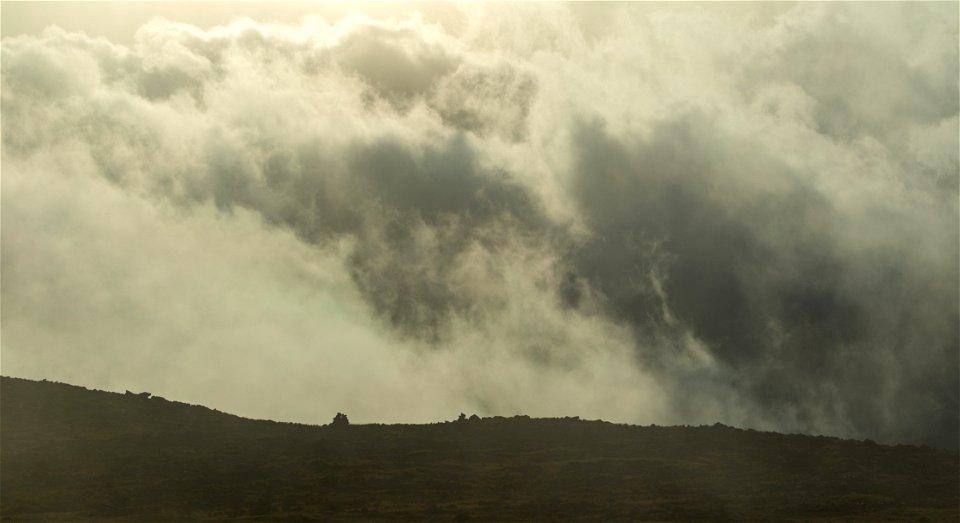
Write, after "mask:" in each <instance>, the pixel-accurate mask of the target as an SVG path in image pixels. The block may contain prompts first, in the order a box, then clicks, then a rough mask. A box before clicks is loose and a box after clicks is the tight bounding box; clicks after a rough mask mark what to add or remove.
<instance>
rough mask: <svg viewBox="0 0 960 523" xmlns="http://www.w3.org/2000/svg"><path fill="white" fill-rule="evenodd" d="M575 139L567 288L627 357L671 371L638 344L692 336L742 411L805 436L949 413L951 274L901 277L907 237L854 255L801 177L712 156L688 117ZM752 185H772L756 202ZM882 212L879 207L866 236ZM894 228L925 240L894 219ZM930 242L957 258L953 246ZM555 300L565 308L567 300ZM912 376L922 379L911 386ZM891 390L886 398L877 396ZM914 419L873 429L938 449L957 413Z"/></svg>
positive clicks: (598, 128) (825, 204)
mask: <svg viewBox="0 0 960 523" xmlns="http://www.w3.org/2000/svg"><path fill="white" fill-rule="evenodd" d="M573 136H574V137H573V142H574V143H573V150H574V151H576V154H577V163H576V175H575V177H574V179H573V185H572V187H571V189H572V191H571V194H572V195H573V197H574V198H576V199H577V201H578V204H579V206H580V209H581V212H582V216H583V218H584V220H585V222H586V224H587V226H588V227H589V228H590V231H591V237H590V240H589V241H588V242H587V243H586V244H585V245H584V246H583V248H582V249H580V250H578V251H576V252H574V253H571V255H570V257H569V263H570V267H571V270H572V272H571V273H570V278H571V279H572V280H576V281H580V280H583V281H586V282H587V284H588V285H589V286H591V287H592V288H593V289H594V290H595V291H596V292H598V293H600V294H601V295H603V296H604V297H605V298H606V304H607V308H608V310H609V312H610V314H612V315H613V316H614V317H616V318H618V319H620V320H621V321H625V322H627V323H629V324H631V325H633V326H634V328H635V330H636V333H637V338H638V340H641V342H640V350H639V353H638V357H639V358H641V359H642V360H644V361H651V362H654V364H656V365H657V366H665V367H668V368H669V367H670V366H671V364H672V363H673V358H674V355H673V354H671V353H670V352H669V351H667V352H652V353H651V352H650V351H645V350H643V348H642V346H643V342H642V340H644V339H645V338H647V337H649V336H650V335H651V333H653V334H655V335H660V336H662V335H667V336H675V335H676V334H675V333H681V332H683V331H684V330H685V329H690V331H692V333H693V334H694V335H695V336H697V337H698V338H700V339H702V340H704V341H705V342H706V343H707V344H708V345H709V346H710V347H711V352H712V354H714V355H715V356H716V357H717V359H718V361H719V362H720V363H721V364H722V365H723V366H724V367H726V368H727V369H728V371H729V375H730V376H731V379H733V380H736V384H735V386H736V388H737V389H738V390H739V391H740V392H741V393H742V395H743V399H744V400H746V401H751V402H754V403H756V405H757V406H758V407H759V408H760V409H762V410H763V411H764V415H765V416H768V417H771V418H778V417H780V415H781V413H783V412H784V411H789V412H790V415H791V416H794V417H796V418H797V419H798V421H799V422H800V423H801V424H804V425H813V424H815V420H816V419H817V418H818V417H819V416H821V415H826V416H827V417H834V416H836V417H842V418H844V419H846V420H847V421H849V422H850V423H851V425H852V426H853V427H854V428H855V430H858V431H863V432H875V431H877V430H878V429H879V428H880V427H884V425H885V424H886V423H887V422H888V419H889V418H890V417H891V416H896V417H899V418H905V417H909V418H913V415H912V414H911V413H913V412H915V411H916V409H923V408H925V406H926V405H929V404H931V403H933V404H938V405H944V406H948V405H951V404H955V403H956V395H955V394H954V393H953V392H952V391H954V390H955V389H956V388H957V387H958V385H960V383H958V381H957V376H956V373H952V372H946V373H943V372H937V371H935V370H934V368H935V367H937V366H939V365H947V366H948V367H951V368H952V367H955V364H956V361H957V357H956V348H957V326H958V324H957V317H958V309H957V291H956V289H957V278H956V275H955V274H951V273H950V272H943V273H940V274H937V275H936V276H932V275H931V274H929V273H928V272H927V270H928V269H923V268H921V267H922V264H921V265H913V263H920V262H919V260H914V259H913V258H914V257H915V254H913V253H911V249H910V245H909V240H900V239H894V240H892V241H888V242H886V244H884V245H879V246H872V247H871V248H870V249H869V251H868V252H856V251H857V250H858V247H857V246H855V245H847V244H845V241H851V240H850V239H849V237H847V238H846V240H845V239H844V235H843V233H842V232H843V229H844V228H845V227H847V226H849V225H848V224H846V223H844V222H845V220H846V218H845V217H844V216H843V215H841V214H840V213H838V212H837V210H836V209H834V207H833V206H832V205H831V203H830V201H829V199H828V198H827V197H826V196H825V195H823V194H820V193H819V192H818V191H817V190H816V189H815V188H814V187H810V186H809V185H807V184H805V183H804V182H803V180H804V179H806V177H804V176H802V173H796V172H791V170H790V169H789V168H787V167H786V166H784V165H782V164H780V163H779V162H778V161H777V160H776V159H775V158H771V157H768V156H767V155H765V154H764V153H763V151H757V150H753V149H751V148H750V144H748V143H737V142H736V141H733V140H731V141H728V142H726V143H722V144H718V143H717V139H718V137H719V136H720V134H719V133H718V131H717V129H715V128H714V127H713V126H712V124H711V122H710V121H709V120H708V119H705V118H703V117H701V116H689V117H684V118H680V119H679V120H678V121H676V122H669V123H666V124H664V125H662V126H660V127H658V128H656V129H655V130H654V131H653V132H652V133H651V136H650V138H649V139H648V140H646V141H640V140H632V141H630V142H627V143H623V142H622V141H620V140H618V139H616V138H615V137H612V136H610V135H609V134H607V133H606V132H605V130H604V128H603V127H602V125H600V124H598V123H595V122H590V123H581V124H579V126H578V127H577V130H576V132H575V133H574V135H573ZM758 177H778V178H781V179H782V180H783V182H782V183H781V184H780V187H778V188H777V190H776V192H773V193H770V192H766V191H764V190H763V189H762V183H760V182H759V178H758ZM890 212H896V211H895V210H893V209H890V208H888V205H887V204H886V203H885V202H877V203H876V204H875V205H874V208H872V209H870V213H871V214H875V215H876V220H877V222H878V223H876V224H875V225H874V226H879V225H880V223H879V222H880V220H882V218H881V216H883V215H884V214H887V213H890ZM888 219H889V218H888ZM895 223H896V226H897V227H904V226H906V227H911V228H913V230H914V231H915V232H916V233H923V227H924V224H917V223H910V218H909V217H907V216H898V217H897V218H896V221H895ZM954 230H955V228H954ZM943 233H946V234H943V237H942V238H941V241H942V242H943V245H944V247H945V248H947V249H949V251H948V252H951V251H952V252H954V253H955V252H956V239H955V238H954V239H953V240H951V238H950V236H949V229H946V230H945V231H943ZM853 241H856V240H853ZM652 246H655V247H656V248H652ZM946 256H947V257H948V258H949V257H950V254H946ZM953 262H954V265H953V266H954V267H956V265H955V264H956V258H955V257H954V259H953ZM947 266H948V267H949V266H950V265H949V264H948V265H947ZM937 281H939V282H940V283H941V284H940V285H937V286H936V287H934V288H931V287H930V286H931V284H933V283H934V282H937ZM624 282H637V284H636V285H624ZM921 289H923V290H921ZM565 295H566V296H567V299H568V303H569V304H570V305H571V306H575V305H576V300H575V297H576V294H570V293H569V291H567V293H566V294H565ZM918 303H924V304H926V305H925V306H924V309H925V310H924V312H923V313H922V314H917V312H916V308H917V307H918ZM891 326H896V327H894V328H891ZM674 343H677V344H679V343H681V341H680V340H675V342H674ZM891 366H895V367H896V369H893V368H891ZM915 369H923V371H921V372H919V373H916V374H915V375H912V376H911V375H910V374H913V372H915ZM931 374H932V376H931ZM931 377H932V378H933V379H931ZM683 386H684V385H683V384H682V383H681V384H678V390H677V391H676V393H677V397H678V398H682V397H683ZM890 387H895V388H896V389H897V390H898V393H897V394H896V396H895V397H892V398H886V399H883V400H881V397H882V395H883V394H884V391H887V390H889V388H890ZM681 401H682V400H681ZM912 423H913V425H911V426H908V427H905V428H904V427H896V428H893V427H890V428H888V429H880V430H892V431H893V433H891V434H885V437H893V438H898V437H905V436H908V437H916V436H917V435H918V434H927V436H926V437H928V438H931V439H930V440H931V441H934V442H936V443H937V444H939V445H949V444H951V441H952V439H951V438H954V436H955V435H956V431H955V429H951V430H948V431H946V432H941V430H942V428H943V427H956V426H957V412H956V410H955V409H944V410H943V411H941V413H940V414H939V415H938V416H933V417H930V418H928V419H926V420H923V421H920V420H916V419H912ZM902 430H905V431H906V432H905V433H901V432H900V431H902Z"/></svg>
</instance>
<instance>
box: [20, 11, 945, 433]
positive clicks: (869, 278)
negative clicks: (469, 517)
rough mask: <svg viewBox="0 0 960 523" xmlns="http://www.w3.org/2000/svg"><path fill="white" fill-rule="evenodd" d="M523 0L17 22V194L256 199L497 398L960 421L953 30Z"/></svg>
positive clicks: (796, 15)
mask: <svg viewBox="0 0 960 523" xmlns="http://www.w3.org/2000/svg"><path fill="white" fill-rule="evenodd" d="M517 9H518V10H517V11H516V12H514V11H509V12H504V11H503V10H502V9H499V8H496V7H491V8H490V9H484V10H482V13H481V14H475V16H472V17H468V18H469V20H470V22H469V23H467V27H466V28H465V29H464V30H463V34H462V35H460V36H459V37H457V38H454V37H453V36H451V35H448V34H446V33H444V32H443V30H442V29H441V28H439V27H437V26H431V25H426V24H424V23H422V22H421V21H418V20H400V21H387V22H377V21H371V20H367V19H364V18H362V17H354V18H348V19H346V20H345V21H343V22H342V23H340V24H337V25H328V24H326V23H325V22H323V21H322V20H318V19H308V20H306V21H305V22H304V24H303V25H302V26H299V27H288V26H280V25H276V24H273V25H271V24H259V23H257V22H254V21H250V20H247V21H239V22H236V23H234V24H232V25H230V26H228V27H219V28H214V29H211V30H210V31H202V30H200V29H197V28H194V27H191V26H188V25H183V24H174V23H169V22H163V21H155V22H152V23H151V24H148V25H147V26H145V27H144V28H143V29H141V31H140V32H139V33H138V40H137V45H136V46H134V47H132V48H126V47H122V46H114V45H112V44H109V43H108V42H105V41H101V40H92V39H89V38H86V37H83V36H81V35H74V34H68V33H64V32H62V31H57V30H51V31H49V32H47V33H45V34H44V35H43V36H42V37H36V38H35V37H20V38H16V39H5V40H4V45H3V53H4V54H3V75H4V89H3V100H2V101H3V114H4V120H3V125H4V165H5V170H6V167H7V166H8V165H9V166H12V167H14V168H15V169H13V170H12V171H11V172H13V173H14V174H13V175H12V176H13V178H11V179H12V180H13V181H12V182H5V191H4V194H5V196H4V204H5V207H6V206H8V205H10V204H9V203H8V202H11V201H14V200H11V198H14V197H15V196H11V194H14V195H16V194H24V195H25V196H24V197H23V198H25V200H24V203H23V205H24V206H27V207H29V205H28V202H27V200H28V199H30V198H32V199H34V200H36V201H38V202H46V201H53V202H56V201H59V200H57V199H56V198H53V197H50V198H47V196H45V195H44V193H43V192H42V191H40V192H35V191H31V190H30V189H28V188H29V187H30V186H31V185H30V183H29V180H30V179H31V178H30V176H29V174H28V173H31V172H34V171H36V170H38V169H42V170H44V172H45V173H46V172H47V171H49V172H52V173H54V174H47V175H45V176H48V177H49V176H54V178H53V179H59V178H56V177H57V176H60V177H61V178H62V179H63V180H65V181H63V182H62V183H63V184H64V185H65V186H66V185H68V184H76V183H79V182H77V181H76V180H75V178H76V176H75V175H76V174H77V173H85V174H82V175H81V177H82V176H86V177H87V178H91V179H94V180H96V181H97V183H100V182H102V181H103V180H106V181H107V182H108V183H109V184H110V186H111V187H113V188H114V189H115V190H117V191H118V192H119V194H122V195H125V196H124V197H126V198H130V199H131V201H136V202H141V201H145V202H151V203H150V205H156V206H159V207H163V206H170V208H172V209H175V210H176V213H178V214H176V216H178V217H179V218H177V219H179V220H184V221H186V222H187V223H193V220H196V221H197V224H198V225H197V229H198V230H204V231H206V230H207V229H206V228H209V227H211V226H210V225H209V223H208V221H204V220H208V218H204V216H206V215H204V214H203V212H205V211H204V209H208V208H212V209H216V212H217V213H218V214H217V216H219V217H220V218H219V219H221V220H224V222H225V223H231V224H241V225H232V226H235V227H241V226H242V227H249V224H247V223H246V222H245V221H244V220H245V219H247V218H245V217H247V216H250V215H255V216H257V217H259V218H260V219H261V220H262V222H263V223H264V224H266V229H265V231H260V232H257V233H256V234H262V235H264V236H265V237H271V238H273V237H275V238H286V236H285V235H289V236H290V237H291V238H296V240H295V241H296V242H298V243H297V245H298V246H299V247H298V248H304V249H307V250H308V251H309V252H313V253H315V254H316V256H318V257H333V258H335V259H336V260H337V261H338V262H339V263H340V264H341V265H340V266H341V269H342V270H343V273H344V278H346V279H348V281H349V283H350V286H351V288H352V290H353V291H355V292H356V294H357V296H358V297H359V299H360V300H362V302H363V303H364V305H365V307H366V312H367V313H369V314H370V315H371V317H373V318H375V319H376V321H377V322H379V325H380V326H381V327H382V328H383V329H385V330H386V332H387V333H388V335H387V336H388V337H389V339H391V340H393V342H394V343H396V346H397V347H398V348H397V349H396V350H397V351H402V350H404V349H408V348H413V349H414V351H413V352H414V353H416V355H417V356H416V357H417V358H419V359H417V360H416V361H417V362H418V365H419V366H420V367H422V368H424V369H435V370H437V374H436V376H432V377H431V379H434V380H438V381H437V382H436V383H438V385H437V388H438V390H442V391H447V392H449V391H456V392H455V394H459V396H457V397H458V398H459V397H462V398H466V400H465V401H469V402H471V403H473V404H475V405H478V406H479V408H481V409H485V410H486V411H489V412H491V413H493V412H501V411H507V410H510V409H513V410H522V409H524V408H542V409H546V410H547V411H550V412H554V411H556V409H560V408H569V406H570V405H571V404H577V405H582V406H584V408H592V409H599V410H597V411H596V412H597V415H608V416H618V417H619V418H618V419H624V420H628V421H647V420H652V419H656V420H661V421H663V420H665V421H669V422H674V423H676V422H682V423H695V422H710V423H712V422H714V421H717V420H719V421H723V422H727V423H738V424H745V425H752V426H758V427H762V428H772V429H777V430H800V431H811V432H824V433H831V434H839V435H844V436H860V437H864V436H870V437H873V438H876V439H881V440H884V441H923V442H932V443H936V444H939V445H955V444H956V441H957V439H958V436H960V433H958V414H957V412H958V408H957V394H958V393H957V391H958V387H960V383H958V371H957V367H958V361H957V345H958V343H960V340H958V325H960V317H958V314H960V312H958V300H957V288H958V283H960V282H958V266H960V240H958V238H960V231H958V211H957V187H958V184H957V179H958V175H957V169H958V167H957V165H958V163H957V157H956V151H955V145H956V135H957V108H958V104H957V99H956V94H957V93H956V91H957V83H956V45H955V44H956V28H955V24H954V25H950V24H949V23H946V22H943V23H941V21H940V19H939V18H936V17H935V16H934V15H933V14H930V13H925V11H926V9H927V8H926V7H923V8H918V9H917V10H912V9H910V8H908V7H904V6H898V7H895V8H893V7H884V8H883V9H881V12H880V14H878V15H877V17H875V18H870V19H866V18H862V17H860V15H862V14H863V13H861V12H860V11H858V10H857V9H858V8H855V7H847V6H838V5H831V6H820V5H816V6H798V7H797V8H796V9H793V10H790V11H789V12H787V13H785V14H783V15H782V18H781V19H779V20H771V21H770V22H769V24H770V25H769V27H762V28H759V29H758V28H756V27H754V26H752V25H749V24H748V23H747V22H744V21H743V20H741V19H740V18H738V17H736V16H733V15H729V16H727V15H722V13H717V12H709V13H703V12H697V11H695V10H694V11H692V12H691V11H689V10H687V11H682V12H669V11H665V12H664V13H659V12H653V13H647V12H645V11H644V10H642V9H639V8H636V9H634V8H628V7H627V6H624V7H623V8H622V9H621V8H618V9H617V10H616V11H615V12H616V14H617V16H612V14H611V13H613V12H614V11H606V10H605V11H603V13H606V14H604V15H603V16H596V17H594V16H587V15H589V14H590V13H589V10H586V11H585V10H584V8H582V7H577V8H576V9H574V10H573V11H570V10H569V9H567V8H565V7H563V6H535V7H524V8H519V7H518V8H517ZM644 9H646V8H644ZM944 9H945V10H947V11H950V9H948V8H944ZM954 11H955V9H954ZM731 12H733V11H731ZM517 13H519V14H520V15H522V16H521V18H523V20H525V21H526V22H525V25H524V24H521V25H522V27H520V26H518V27H513V26H511V25H510V24H508V23H506V22H507V21H508V20H506V19H505V18H504V17H507V18H509V17H512V16H514V15H515V14H517ZM904 13H908V14H910V15H911V16H913V17H915V19H914V18H910V20H908V21H906V22H902V21H900V18H902V15H903V14H904ZM518 16H519V15H518ZM511 20H512V18H511ZM911 20H912V21H911ZM748 21H749V20H748ZM501 22H502V23H501ZM511 23H513V22H511ZM751 23H752V22H751ZM937 24H940V25H941V26H942V27H941V26H937V27H935V28H933V27H932V26H934V25H937ZM944 24H945V25H944ZM928 26H931V27H928ZM511 27H513V28H512V29H511ZM578 27H579V29H577V28H578ZM880 28H884V29H890V30H891V32H888V33H884V32H882V31H880V30H879V29H880ZM926 29H930V30H929V31H927V30H926ZM934 29H936V30H934ZM567 30H570V31H581V32H582V33H583V34H580V33H576V34H575V36H576V35H577V34H579V37H577V38H572V39H560V38H559V35H560V34H561V32H562V31H567ZM951 31H952V32H951ZM930 34H933V35H935V36H929V35H930ZM638 39H639V40H638ZM638 41H641V42H642V43H643V45H639V44H638V43H637V42H638ZM705 42H710V44H709V45H706V44H705ZM946 44H951V45H952V46H953V47H950V46H949V45H946ZM847 64H850V68H849V69H848V68H847V67H846V65H847ZM879 78H891V80H890V81H889V82H882V81H880V80H878V79H879ZM864 100H866V101H864ZM584 115H587V116H584ZM44 179H48V178H44ZM84 179H86V178H84ZM71 180H73V181H71ZM91 183H93V182H91ZM8 185H9V186H11V187H14V193H11V192H10V190H9V189H7V186H8ZM50 190H51V191H54V192H55V190H54V189H53V188H51V189H50ZM106 193H108V194H112V193H109V192H108V191H107V192H106ZM83 194H86V195H87V196H85V197H87V198H90V201H89V202H88V205H87V206H84V205H79V204H78V205H79V206H78V207H77V208H74V207H70V209H72V210H71V211H70V212H74V213H77V214H78V215H81V216H85V215H86V214H94V215H95V213H92V211H91V209H92V208H95V207H96V198H99V197H100V196H95V195H96V194H99V193H98V192H97V191H95V190H92V189H91V190H90V191H88V192H86V193H83ZM84 201H86V200H84ZM38 205H39V204H38ZM48 205H52V204H48ZM88 207H89V208H88ZM137 208H139V207H137ZM17 209H18V210H17V214H16V216H17V217H18V220H19V221H18V222H17V223H22V224H25V225H24V226H25V227H35V228H36V229H37V230H38V231H40V232H42V231H44V230H47V229H46V227H49V226H48V225H41V224H39V223H35V222H36V220H37V218H29V217H31V216H34V214H31V213H30V212H29V211H28V210H26V209H27V208H26V207H25V208H22V209H21V208H19V207H18V208H17ZM51 212H52V210H51ZM131 212H133V211H131ZM136 212H141V211H136ZM144 212H145V211H144ZM85 213H86V214H85ZM198 216H199V217H198ZM31 220H33V221H31ZM41 221H42V220H41ZM178 223H179V222H178ZM177 227H183V226H182V225H177V226H176V227H173V229H175V230H180V229H178V228H177ZM187 228H188V229H189V227H187ZM90 230H96V229H95V228H91V229H90ZM238 230H240V231H241V232H242V233H243V234H248V230H247V229H238ZM81 232H82V233H83V234H87V235H89V234H92V233H90V231H88V230H86V229H84V230H83V231H81ZM64 234H66V233H64ZM203 234H212V233H209V232H204V233H203ZM237 234H240V233H237ZM4 237H5V240H4V247H5V253H4V270H5V271H8V270H12V269H11V267H13V266H14V265H15V266H16V267H17V270H23V268H22V266H23V263H22V262H18V261H17V260H22V257H17V256H15V255H16V253H15V252H14V253H12V254H11V253H10V248H9V245H15V246H16V248H17V249H28V248H29V246H25V245H27V244H24V243H21V242H13V240H11V241H8V240H7V239H6V238H7V235H6V234H5V236H4ZM144 241H149V238H147V239H145V240H144ZM277 241H278V242H279V241H281V240H277ZM282 241H286V240H282ZM291 241H294V240H291ZM11 242H13V243H11ZM54 243H56V242H52V243H51V246H48V247H50V249H53V247H52V245H53V244H54ZM197 243H198V244H199V243H200V242H199V240H198V241H197ZM227 243H229V242H227ZM44 245H45V246H46V244H44ZM221 248H223V247H221ZM232 248H233V247H231V249H232ZM97 252H99V251H97ZM51 263H53V262H51ZM238 266H243V267H246V265H243V264H242V263H238ZM51 270H53V269H51ZM237 270H238V271H239V269H237ZM244 270H248V269H244ZM249 270H250V271H254V269H249ZM324 270H329V268H325V269H324ZM169 271H170V273H171V274H176V271H175V270H174V269H169ZM91 272H93V273H96V271H91ZM159 272H161V273H162V272H163V271H159ZM254 272H255V271H254ZM303 272H307V273H308V272H310V271H309V267H306V268H304V269H303ZM266 273H267V274H270V277H273V275H272V273H270V272H269V271H266ZM14 274H17V273H14ZM97 274H99V273H97ZM243 274H246V273H243ZM264 278H267V276H264ZM92 281H99V280H97V279H96V278H93V280H92ZM91 287H94V286H92V285H91ZM84 288H86V287H84ZM111 288H112V287H111ZM10 289H15V290H10ZM16 289H20V288H19V287H16V286H11V285H9V284H5V286H4V299H5V300H6V301H8V303H10V302H13V303H18V300H26V298H23V296H26V294H20V291H19V290H16ZM124 289H125V288H124V287H121V288H120V290H119V291H117V292H119V293H121V294H123V293H124V292H126V291H125V290H124ZM338 292H341V291H338ZM23 293H26V291H23ZM281 294H282V293H281ZM124 299H128V300H130V301H133V302H137V303H139V302H145V301H150V299H151V298H150V297H148V296H141V295H139V294H136V293H134V292H133V291H130V296H126V295H124ZM304 299H305V298H304ZM138 300H139V301H138ZM254 301H255V300H254ZM348 301H349V300H348ZM279 302H280V303H283V300H282V299H280V300H279ZM311 303H313V302H311ZM248 307H249V308H250V309H251V310H262V309H261V308H259V307H261V304H259V303H253V304H250V305H248ZM41 309H42V308H38V309H37V310H41ZM24 310H28V309H24ZM29 310H32V309H29ZM51 310H52V309H51ZM224 311H227V312H223V311H219V312H218V313H217V314H223V315H224V316H222V317H221V316H218V315H217V314H214V313H213V312H207V313H205V314H211V315H212V316H213V317H215V318H217V319H218V321H222V322H224V323H227V324H229V323H230V322H231V321H238V320H236V319H235V318H234V316H231V314H232V315H241V314H240V313H239V312H229V311H230V309H229V307H225V308H224ZM228 312H229V314H228ZM265 314H267V315H268V317H269V314H270V313H269V312H268V313H265ZM170 317H180V316H177V315H176V314H171V315H170ZM30 318H32V317H30ZM28 319H29V318H28ZM274 319H275V320H277V321H281V322H282V321H283V320H282V319H279V317H274ZM24 321H26V320H24ZM31 321H33V320H32V319H31ZM171 321H172V320H171ZM302 323H303V322H300V323H298V325H301V324H302ZM306 323H309V322H306ZM25 324H29V325H33V324H34V323H30V322H26V323H25ZM297 328H304V329H308V330H309V328H310V326H309V325H307V326H305V327H297ZM105 329H106V327H105ZM21 330H22V331H23V332H27V333H28V334H29V333H30V332H33V331H30V330H29V329H26V328H24V329H21ZM133 330H134V329H132V328H131V329H129V331H133ZM17 332H19V331H17ZM124 332H127V330H124ZM308 334H309V335H306V334H305V335H304V336H303V339H306V340H309V339H311V336H313V335H316V334H317V333H316V332H313V331H311V332H309V333H308ZM33 335H34V336H36V337H40V336H41V334H40V333H36V332H33ZM24 336H26V338H25V339H32V338H31V337H30V336H27V335H26V334H25V335H24ZM290 339H291V341H290V343H304V341H303V339H301V338H300V337H297V336H294V337H292V338H290ZM399 347H403V348H404V349H400V348H399ZM381 356H382V357H381V359H382V360H383V361H389V362H395V360H394V359H391V358H394V357H395V356H393V355H391V356H389V357H387V356H383V355H381ZM366 357H367V358H368V359H367V360H364V361H367V363H368V364H369V363H370V362H371V361H372V357H369V356H366ZM343 358H344V361H349V357H348V356H347V355H346V353H344V356H343ZM391 365H395V363H391ZM372 366H374V367H375V365H372ZM450 369H455V370H450ZM378 372H381V374H379V376H381V377H382V376H392V375H391V374H389V372H386V371H378ZM438 376H441V377H438ZM391 379H392V378H391ZM543 387H547V389H546V391H545V390H542V388H543ZM551 391H552V392H551ZM450 393H451V394H454V392H450ZM620 395H624V396H625V397H627V398H628V400H624V401H622V402H620V403H618V402H616V401H611V400H610V398H616V397H619V396H620ZM369 403H375V401H371V402H369ZM439 403H442V402H438V404H439ZM444 404H445V403H444ZM531 406H532V407H531ZM584 414H586V415H592V414H587V413H584Z"/></svg>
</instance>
